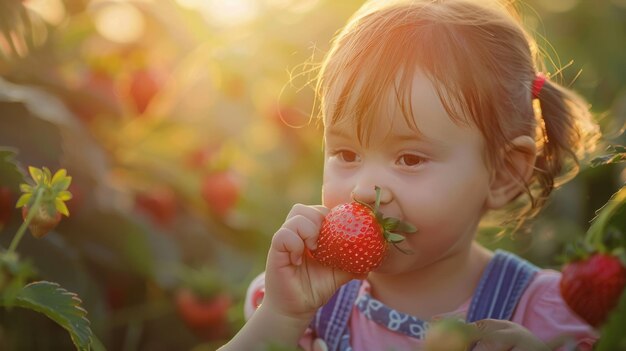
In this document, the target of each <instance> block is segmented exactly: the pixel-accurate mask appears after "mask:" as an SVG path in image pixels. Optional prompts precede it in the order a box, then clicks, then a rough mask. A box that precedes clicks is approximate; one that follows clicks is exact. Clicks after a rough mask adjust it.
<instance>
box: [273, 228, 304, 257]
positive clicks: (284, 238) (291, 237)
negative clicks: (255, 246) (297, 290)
mask: <svg viewBox="0 0 626 351" xmlns="http://www.w3.org/2000/svg"><path fill="white" fill-rule="evenodd" d="M271 250H274V251H276V252H277V253H279V254H286V255H287V257H288V258H289V262H290V263H291V264H292V265H296V266H299V265H300V264H302V254H303V252H304V241H302V239H301V238H300V236H299V235H298V234H297V233H296V232H294V231H293V230H291V229H289V228H285V227H283V228H280V229H279V230H278V231H277V232H276V234H274V237H273V238H272V245H271Z"/></svg>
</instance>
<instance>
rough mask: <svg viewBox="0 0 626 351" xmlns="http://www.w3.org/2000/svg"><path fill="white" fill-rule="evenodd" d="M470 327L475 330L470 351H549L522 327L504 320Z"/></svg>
mask: <svg viewBox="0 0 626 351" xmlns="http://www.w3.org/2000/svg"><path fill="white" fill-rule="evenodd" d="M470 325H475V326H476V329H477V334H478V337H477V340H476V343H475V346H474V348H472V349H471V350H472V351H550V350H551V348H549V347H548V345H546V344H545V343H544V342H542V341H541V340H539V339H538V338H537V337H536V336H534V335H533V334H532V333H531V332H530V331H529V330H528V329H526V328H524V327H523V326H521V325H519V324H517V323H513V322H510V321H505V320H496V319H483V320H480V321H477V322H474V323H471V324H470Z"/></svg>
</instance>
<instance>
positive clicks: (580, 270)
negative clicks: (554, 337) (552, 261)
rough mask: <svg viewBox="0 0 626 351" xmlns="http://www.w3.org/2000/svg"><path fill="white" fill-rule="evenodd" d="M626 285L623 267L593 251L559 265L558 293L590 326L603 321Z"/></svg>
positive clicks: (600, 323)
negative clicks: (559, 284) (561, 266)
mask: <svg viewBox="0 0 626 351" xmlns="http://www.w3.org/2000/svg"><path fill="white" fill-rule="evenodd" d="M625 285H626V268H624V265H623V264H622V262H621V261H620V259H619V258H618V257H616V256H613V255H609V254H601V253H595V254H593V255H591V256H590V257H588V258H586V259H582V260H578V261H573V262H570V263H568V264H567V265H565V267H564V268H563V276H562V278H561V286H560V288H561V295H563V299H564V300H565V302H567V304H568V305H569V306H570V308H571V309H572V310H573V311H574V312H576V314H578V315H579V316H580V317H582V318H583V319H584V320H586V321H587V322H588V323H589V324H591V325H592V326H594V327H599V326H600V325H602V323H604V322H605V321H606V319H607V317H608V315H609V313H610V312H611V310H612V309H613V308H614V307H615V306H616V305H617V303H618V300H619V298H620V296H621V294H622V291H623V290H624V286H625Z"/></svg>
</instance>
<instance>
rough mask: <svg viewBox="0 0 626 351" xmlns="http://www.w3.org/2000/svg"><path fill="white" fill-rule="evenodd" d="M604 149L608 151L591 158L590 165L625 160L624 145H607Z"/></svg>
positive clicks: (595, 165) (625, 151) (625, 148)
mask: <svg viewBox="0 0 626 351" xmlns="http://www.w3.org/2000/svg"><path fill="white" fill-rule="evenodd" d="M606 151H607V152H608V154H607V155H602V156H598V157H595V158H594V159H592V160H591V167H598V166H602V165H608V164H611V163H618V162H624V161H626V147H624V146H622V145H609V147H608V148H607V149H606Z"/></svg>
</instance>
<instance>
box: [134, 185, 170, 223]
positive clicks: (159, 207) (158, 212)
mask: <svg viewBox="0 0 626 351" xmlns="http://www.w3.org/2000/svg"><path fill="white" fill-rule="evenodd" d="M135 206H136V208H137V210H138V211H139V212H141V213H144V214H146V215H148V216H149V217H150V219H151V220H152V221H153V222H154V223H156V224H158V225H159V226H161V227H167V226H169V225H170V223H172V221H173V220H174V218H175V217H176V214H177V211H178V203H177V198H176V194H175V193H174V191H173V190H172V189H170V188H168V187H155V188H152V189H150V190H147V191H143V192H140V193H138V194H137V195H136V196H135Z"/></svg>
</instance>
